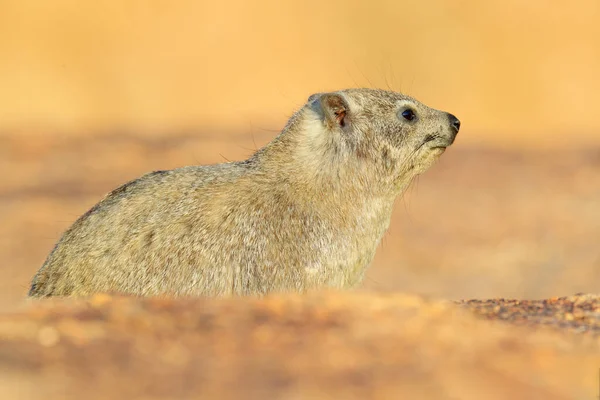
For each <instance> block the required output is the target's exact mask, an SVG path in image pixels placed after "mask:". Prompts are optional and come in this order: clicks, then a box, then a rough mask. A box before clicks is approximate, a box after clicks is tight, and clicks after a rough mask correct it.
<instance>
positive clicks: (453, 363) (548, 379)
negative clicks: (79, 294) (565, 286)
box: [0, 293, 600, 400]
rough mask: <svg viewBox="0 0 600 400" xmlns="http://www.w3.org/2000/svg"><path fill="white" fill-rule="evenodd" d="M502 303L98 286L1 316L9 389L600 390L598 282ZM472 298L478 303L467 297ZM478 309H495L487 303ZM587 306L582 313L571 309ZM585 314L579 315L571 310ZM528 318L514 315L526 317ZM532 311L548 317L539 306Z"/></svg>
mask: <svg viewBox="0 0 600 400" xmlns="http://www.w3.org/2000/svg"><path fill="white" fill-rule="evenodd" d="M491 303H495V306H496V307H497V311H495V312H490V313H488V314H487V318H488V319H489V318H496V319H497V318H501V319H506V318H505V317H506V314H507V313H512V314H513V315H514V314H517V313H519V312H520V311H521V312H524V313H525V315H524V316H523V317H522V318H520V320H521V321H527V317H528V315H532V313H531V308H532V307H533V308H535V309H536V310H537V311H536V312H537V314H545V316H546V318H547V319H548V320H550V319H551V320H552V323H551V324H550V326H548V327H539V324H538V329H534V328H532V327H525V326H515V325H514V324H512V325H511V324H509V323H507V322H505V321H502V322H500V321H489V320H486V319H484V318H478V317H476V316H475V315H477V313H476V314H473V313H471V312H470V311H469V310H470V309H471V308H473V307H474V308H475V309H477V307H478V306H480V305H481V304H477V303H468V304H467V305H465V306H464V307H459V306H457V305H454V304H450V303H448V302H440V301H433V300H427V299H423V298H421V297H417V296H410V295H404V294H394V295H381V294H380V295H375V294H356V293H355V294H349V293H346V294H340V293H337V294H336V293H327V294H313V295H308V296H299V295H287V296H270V297H267V298H265V299H260V300H258V299H249V298H236V299H221V300H216V299H213V300H207V299H179V300H172V299H171V300H170V299H145V300H140V299H135V298H110V297H108V296H104V295H97V296H95V297H93V298H92V299H90V300H86V301H74V300H70V301H50V302H46V303H43V304H36V305H35V306H33V307H29V308H27V309H25V310H22V311H18V312H14V313H12V314H8V315H2V316H0V397H1V398H3V399H22V400H29V399H32V400H33V399H39V398H40V397H43V398H45V399H48V400H59V399H60V400H71V399H81V398H85V399H106V398H111V399H128V400H132V399H193V398H210V399H239V398H244V399H257V400H258V399H266V398H269V399H309V398H310V399H340V398H341V399H400V398H408V399H424V400H429V399H431V400H445V399H448V400H450V399H465V400H471V399H472V400H475V399H484V398H485V399H490V400H496V399H498V400H500V399H507V398H511V399H514V400H521V399H523V400H529V399H552V400H559V399H593V398H594V396H596V395H597V393H598V392H597V388H598V368H599V365H600V364H599V362H600V349H599V347H598V331H597V330H594V329H589V330H587V331H582V330H581V329H580V330H578V331H577V332H579V333H574V331H573V330H572V329H570V328H573V327H575V326H576V324H575V323H574V321H573V320H574V319H575V318H577V319H578V320H581V322H579V327H581V326H589V327H590V328H594V327H595V326H596V327H597V323H598V315H599V314H600V302H599V300H598V297H595V296H582V297H574V298H563V299H553V300H549V301H546V302H538V303H536V304H532V303H523V304H521V305H515V304H506V303H505V302H502V301H490V302H487V304H491ZM461 308H466V309H461ZM478 312H481V311H480V310H479V311H478ZM573 315H575V316H576V317H573V319H571V317H572V316H573ZM569 316H571V317H569ZM515 321H516V319H515V318H513V319H512V322H513V323H514V322H515ZM530 322H531V325H534V326H535V324H536V323H537V322H539V321H536V320H535V319H532V320H531V321H530Z"/></svg>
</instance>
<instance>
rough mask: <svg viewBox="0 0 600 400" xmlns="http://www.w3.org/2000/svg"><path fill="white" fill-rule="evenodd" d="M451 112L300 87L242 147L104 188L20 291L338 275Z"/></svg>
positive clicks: (443, 136)
mask: <svg viewBox="0 0 600 400" xmlns="http://www.w3.org/2000/svg"><path fill="white" fill-rule="evenodd" d="M459 125H460V124H459V122H458V120H457V119H456V118H455V117H454V116H453V115H451V114H448V113H445V112H442V111H438V110H434V109H432V108H429V107H427V106H425V105H423V104H421V103H419V102H418V101H416V100H414V99H412V98H410V97H407V96H404V95H402V94H399V93H395V92H390V91H383V90H375V89H347V90H341V91H338V92H332V93H322V94H315V95H312V96H310V98H309V100H308V102H307V103H306V104H305V105H304V106H303V107H302V108H301V109H300V110H299V111H297V112H296V114H294V116H293V117H292V118H291V119H290V120H289V121H288V123H287V125H286V126H285V128H284V129H283V131H282V132H281V133H280V134H279V135H278V136H277V137H276V138H275V139H274V140H273V141H272V142H271V143H269V144H268V145H267V146H265V147H264V148H262V149H260V150H259V151H257V152H256V153H255V154H254V155H253V156H252V157H250V158H249V159H248V160H245V161H241V162H231V163H224V164H217V165H209V166H191V167H184V168H179V169H175V170H171V171H157V172H153V173H150V174H147V175H144V176H142V177H141V178H139V179H136V180H134V181H132V182H129V183H127V184H125V185H123V186H121V187H119V188H117V189H116V190H114V191H113V192H111V193H109V194H108V195H107V196H106V197H105V198H104V199H103V200H102V201H100V202H99V203H98V204H97V205H95V206H94V207H93V208H92V209H91V210H89V211H88V212H87V213H86V214H84V215H83V216H81V217H80V218H79V219H78V220H77V221H76V222H75V223H74V224H73V225H72V226H71V227H70V228H69V229H68V230H67V231H66V232H65V233H64V235H63V236H62V238H61V239H60V240H59V242H58V243H57V245H56V247H55V248H54V250H53V251H52V252H51V253H50V255H49V256H48V258H47V260H46V262H45V263H44V265H43V266H42V267H41V268H40V270H39V271H38V273H37V274H36V275H35V277H34V278H33V282H32V285H31V290H30V292H29V295H30V296H34V297H46V296H85V295H90V294H92V293H96V292H120V293H128V294H134V295H163V294H164V295H209V296H226V295H251V294H259V295H260V294H266V293H269V292H273V291H300V292H302V291H306V290H311V289H318V288H324V287H329V288H352V287H354V286H356V285H357V284H359V283H360V282H361V280H362V277H363V274H364V272H365V269H366V268H367V266H368V265H369V263H370V262H371V260H372V259H373V257H374V255H375V250H376V248H377V246H378V244H379V241H380V239H381V237H382V235H383V234H384V232H385V231H386V229H387V228H388V226H389V223H390V217H391V213H392V206H393V203H394V200H395V198H397V197H398V196H399V195H400V194H401V193H402V191H403V190H404V189H405V188H406V187H407V186H408V184H409V183H410V182H411V180H412V179H413V178H414V177H415V176H416V175H417V174H419V173H421V172H423V171H425V170H426V169H427V168H428V167H429V166H431V165H432V163H433V162H434V161H435V160H436V159H437V157H439V155H440V154H441V153H443V151H444V149H445V148H446V147H447V146H449V145H451V144H452V143H453V141H454V138H455V136H456V134H457V132H458V128H459Z"/></svg>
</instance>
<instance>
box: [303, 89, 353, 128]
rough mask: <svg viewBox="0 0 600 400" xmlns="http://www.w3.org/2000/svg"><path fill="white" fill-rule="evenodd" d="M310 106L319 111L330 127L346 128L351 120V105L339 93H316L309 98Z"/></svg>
mask: <svg viewBox="0 0 600 400" xmlns="http://www.w3.org/2000/svg"><path fill="white" fill-rule="evenodd" d="M308 101H309V103H310V107H311V108H312V109H313V110H314V111H315V112H317V113H318V114H319V115H320V116H321V119H322V120H323V122H324V123H325V124H327V126H328V127H330V128H333V127H336V126H338V127H340V128H345V127H346V126H347V125H348V124H349V122H350V119H349V115H348V114H349V112H350V107H349V106H348V102H346V100H345V99H344V97H343V96H342V95H341V94H338V93H316V94H313V95H312V96H310V97H309V98H308Z"/></svg>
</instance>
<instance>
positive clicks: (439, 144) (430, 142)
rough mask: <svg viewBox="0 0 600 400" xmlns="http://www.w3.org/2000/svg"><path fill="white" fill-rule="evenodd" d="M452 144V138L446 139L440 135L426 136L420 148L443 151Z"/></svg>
mask: <svg viewBox="0 0 600 400" xmlns="http://www.w3.org/2000/svg"><path fill="white" fill-rule="evenodd" d="M452 143H454V136H452V137H450V138H448V137H445V136H442V135H427V136H425V139H424V140H423V143H422V144H421V146H420V147H422V146H427V148H429V149H430V150H436V149H443V150H445V149H446V148H447V147H449V146H451V145H452Z"/></svg>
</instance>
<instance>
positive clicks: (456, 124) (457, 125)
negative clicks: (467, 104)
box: [448, 114, 460, 133]
mask: <svg viewBox="0 0 600 400" xmlns="http://www.w3.org/2000/svg"><path fill="white" fill-rule="evenodd" d="M448 119H449V120H450V125H452V127H453V128H454V130H455V131H456V133H458V131H459V129H460V120H459V119H458V118H456V117H455V116H454V115H452V114H448Z"/></svg>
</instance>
